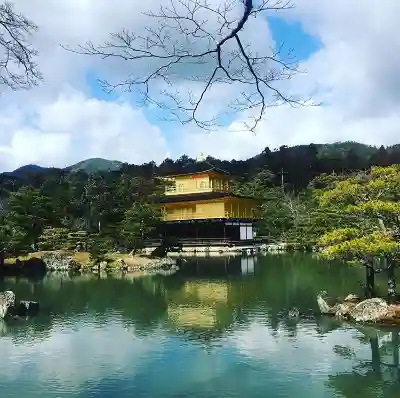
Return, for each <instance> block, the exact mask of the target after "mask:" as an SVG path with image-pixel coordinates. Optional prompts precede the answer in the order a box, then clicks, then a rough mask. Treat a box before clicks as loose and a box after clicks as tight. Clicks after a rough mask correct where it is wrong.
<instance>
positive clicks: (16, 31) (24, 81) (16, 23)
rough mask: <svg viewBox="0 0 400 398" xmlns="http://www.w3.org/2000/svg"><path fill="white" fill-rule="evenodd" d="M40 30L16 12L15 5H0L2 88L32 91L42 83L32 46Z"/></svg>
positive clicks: (0, 68)
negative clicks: (31, 41) (32, 38)
mask: <svg viewBox="0 0 400 398" xmlns="http://www.w3.org/2000/svg"><path fill="white" fill-rule="evenodd" d="M37 30H38V27H37V26H36V25H35V24H34V23H33V22H32V21H30V20H29V19H27V18H26V17H25V16H24V15H22V14H19V13H17V12H16V11H15V9H14V6H13V4H12V3H9V2H5V3H3V4H0V85H3V86H8V87H9V88H11V89H12V90H18V89H29V88H31V87H33V86H36V85H37V84H38V83H39V81H41V80H42V75H41V73H40V70H39V67H38V65H37V63H36V56H37V55H38V52H37V50H36V49H35V48H34V47H33V46H32V45H31V44H30V43H29V39H30V38H31V36H32V34H34V33H35V32H36V31H37Z"/></svg>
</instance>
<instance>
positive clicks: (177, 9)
mask: <svg viewBox="0 0 400 398" xmlns="http://www.w3.org/2000/svg"><path fill="white" fill-rule="evenodd" d="M289 8H292V5H291V3H290V2H287V1H283V0H259V1H256V0H222V3H220V4H217V5H215V2H214V1H213V0H169V2H168V5H162V6H160V8H159V10H158V11H157V12H148V13H146V14H145V15H146V16H147V17H148V18H150V20H152V21H153V22H155V24H149V25H147V26H146V28H145V32H144V33H143V34H136V33H133V32H131V31H129V30H122V31H120V32H117V33H112V34H111V36H110V40H109V41H107V42H105V43H103V44H101V45H96V44H94V43H92V42H90V41H89V42H87V43H86V44H85V45H82V46H80V47H79V48H78V49H70V48H67V49H68V50H69V51H74V52H77V53H80V54H85V55H92V56H97V57H100V58H103V59H107V58H120V59H123V60H126V61H130V62H131V63H132V71H131V73H130V74H129V76H128V77H127V78H125V79H123V80H122V81H119V82H117V83H113V82H110V81H108V80H100V83H101V85H102V86H103V88H104V89H105V90H106V91H109V92H110V91H113V90H115V89H121V90H123V91H128V92H132V91H134V92H136V93H138V94H139V98H140V101H141V103H142V104H143V105H146V104H154V105H156V106H158V107H159V108H161V109H162V110H164V111H166V112H167V113H168V114H169V118H170V119H169V120H174V121H178V122H180V123H182V124H187V123H194V124H196V125H197V126H198V127H200V128H202V129H210V130H212V129H215V128H216V127H217V126H219V125H221V120H220V119H221V115H218V114H216V115H210V112H209V111H208V112H203V109H204V106H205V105H206V103H207V96H208V95H210V93H211V91H212V90H219V89H220V88H221V87H222V86H224V87H230V88H231V89H232V90H233V93H234V95H233V99H231V100H230V101H229V102H227V104H226V109H227V112H226V113H232V114H234V113H237V112H243V113H245V114H246V122H245V123H246V124H245V128H246V129H248V130H250V131H254V130H255V129H256V127H257V125H258V123H259V122H260V121H261V120H262V118H263V116H264V114H265V112H266V109H267V108H268V107H270V106H278V105H281V104H289V105H291V106H296V105H300V106H301V105H305V104H308V101H309V99H308V100H307V101H305V100H303V99H300V98H296V97H294V96H292V95H289V94H286V93H285V92H284V90H283V88H282V87H283V85H282V83H281V82H282V81H286V80H289V79H291V78H292V77H293V76H294V75H296V74H297V73H299V72H300V70H299V65H298V62H297V60H296V59H295V57H294V56H293V55H292V52H291V51H289V52H288V54H286V55H285V54H283V46H279V47H277V48H274V49H271V48H263V46H262V45H261V46H260V43H254V42H253V43H251V42H250V43H248V42H247V41H246V34H245V33H246V32H245V28H246V26H247V25H249V24H250V23H252V21H253V20H254V18H257V17H260V16H261V15H262V17H264V16H265V17H266V16H267V15H268V13H271V12H275V11H282V10H287V9H289ZM239 10H241V11H240V14H238V11H239ZM261 40H262V38H261ZM253 41H254V40H253ZM265 47H267V45H266V46H265ZM182 87H185V88H184V89H183V88H182ZM186 87H189V89H187V88H186ZM227 96H229V93H228V94H227ZM211 113H212V112H211Z"/></svg>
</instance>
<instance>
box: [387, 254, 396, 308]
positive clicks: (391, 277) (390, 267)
mask: <svg viewBox="0 0 400 398" xmlns="http://www.w3.org/2000/svg"><path fill="white" fill-rule="evenodd" d="M386 264H387V278H388V299H389V302H390V303H393V302H394V301H395V299H396V275H395V266H394V262H393V261H392V259H391V258H387V259H386Z"/></svg>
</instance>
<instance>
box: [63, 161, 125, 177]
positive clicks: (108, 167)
mask: <svg viewBox="0 0 400 398" xmlns="http://www.w3.org/2000/svg"><path fill="white" fill-rule="evenodd" d="M122 165H123V163H122V162H120V161H118V160H107V159H102V158H92V159H86V160H83V161H81V162H78V163H76V164H74V165H72V166H69V167H66V168H65V170H67V171H72V172H76V171H84V172H86V173H96V172H99V171H116V170H119V169H120V168H121V167H122Z"/></svg>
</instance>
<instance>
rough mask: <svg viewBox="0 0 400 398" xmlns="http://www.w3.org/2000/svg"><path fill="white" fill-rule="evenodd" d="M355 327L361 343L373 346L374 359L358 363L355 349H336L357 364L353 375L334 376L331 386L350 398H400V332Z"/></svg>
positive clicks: (330, 378)
mask: <svg viewBox="0 0 400 398" xmlns="http://www.w3.org/2000/svg"><path fill="white" fill-rule="evenodd" d="M355 327H356V328H357V329H358V330H359V331H360V335H358V336H357V339H358V340H359V341H360V342H362V343H364V344H369V346H370V351H371V357H370V358H371V359H370V360H360V359H357V357H356V354H355V353H354V351H353V350H352V349H351V347H346V346H335V347H334V352H335V353H336V354H337V355H339V356H341V357H342V358H346V359H351V360H352V361H353V362H355V364H354V365H353V366H352V371H351V372H345V373H338V374H335V375H330V376H329V381H328V385H329V386H330V387H333V388H334V389H335V390H336V391H337V392H339V393H340V394H342V395H343V396H344V397H346V398H358V397H362V398H394V397H398V396H400V365H399V344H400V339H399V332H400V331H399V330H398V329H392V330H390V329H378V328H373V327H370V326H359V325H357V326H355ZM382 340H383V341H382Z"/></svg>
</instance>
